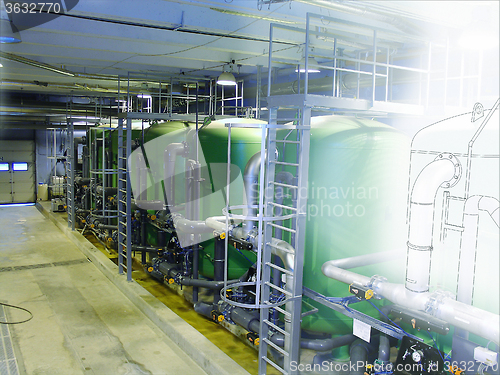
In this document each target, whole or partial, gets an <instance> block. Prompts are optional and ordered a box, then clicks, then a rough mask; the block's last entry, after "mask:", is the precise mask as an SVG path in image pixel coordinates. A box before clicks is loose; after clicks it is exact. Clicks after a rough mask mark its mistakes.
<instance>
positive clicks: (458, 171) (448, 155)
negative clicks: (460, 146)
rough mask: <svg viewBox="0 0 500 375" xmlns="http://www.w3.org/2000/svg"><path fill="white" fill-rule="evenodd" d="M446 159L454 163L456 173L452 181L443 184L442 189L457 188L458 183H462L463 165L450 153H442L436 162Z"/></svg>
mask: <svg viewBox="0 0 500 375" xmlns="http://www.w3.org/2000/svg"><path fill="white" fill-rule="evenodd" d="M446 159H448V160H450V161H451V162H452V163H453V165H454V166H455V173H454V174H453V177H452V178H451V179H449V180H448V181H445V182H443V183H442V184H441V187H442V188H451V187H453V186H455V185H456V184H458V181H460V177H462V164H461V163H460V160H458V158H457V157H456V156H455V155H453V154H452V153H450V152H442V153H440V154H439V155H438V156H437V157H436V159H434V161H437V160H446Z"/></svg>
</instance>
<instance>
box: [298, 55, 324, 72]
mask: <svg viewBox="0 0 500 375" xmlns="http://www.w3.org/2000/svg"><path fill="white" fill-rule="evenodd" d="M317 65H318V62H317V61H316V59H315V58H314V57H309V58H308V59H307V73H319V72H320V70H319V69H318V68H316V66H317ZM299 67H300V69H297V68H296V69H295V73H298V72H300V73H305V72H306V58H305V57H304V58H302V60H300V63H299Z"/></svg>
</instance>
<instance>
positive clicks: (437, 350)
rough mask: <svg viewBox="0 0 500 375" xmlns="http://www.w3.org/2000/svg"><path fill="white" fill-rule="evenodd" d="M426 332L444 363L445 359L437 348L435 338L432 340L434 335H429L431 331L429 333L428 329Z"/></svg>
mask: <svg viewBox="0 0 500 375" xmlns="http://www.w3.org/2000/svg"><path fill="white" fill-rule="evenodd" d="M427 333H428V334H429V336H430V337H431V339H432V341H434V346H435V348H436V350H437V351H438V353H439V355H440V357H441V359H442V360H443V363H444V362H445V360H444V357H443V354H442V353H441V351H440V350H439V348H438V344H437V342H436V340H434V337H433V336H432V335H431V333H430V332H429V331H427Z"/></svg>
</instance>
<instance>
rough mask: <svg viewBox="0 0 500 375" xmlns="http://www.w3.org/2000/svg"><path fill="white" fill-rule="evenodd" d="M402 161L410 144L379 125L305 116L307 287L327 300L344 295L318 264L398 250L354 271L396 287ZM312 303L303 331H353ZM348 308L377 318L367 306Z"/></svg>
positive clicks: (400, 270) (402, 233)
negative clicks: (391, 258)
mask: <svg viewBox="0 0 500 375" xmlns="http://www.w3.org/2000/svg"><path fill="white" fill-rule="evenodd" d="M293 136H294V135H292V137H293ZM290 156H292V157H293V156H294V155H290ZM408 160H409V139H408V138H407V137H406V136H405V135H403V134H401V133H400V132H398V131H397V130H395V129H394V128H391V127H389V126H387V125H384V124H382V123H380V122H377V121H372V120H365V119H356V118H353V117H345V116H336V115H333V116H320V117H313V118H312V119H311V144H310V157H309V176H308V206H307V224H306V236H305V253H304V279H303V284H304V286H305V287H307V288H310V289H313V290H315V291H317V292H319V293H321V294H323V295H325V296H328V297H343V296H349V295H350V294H349V291H348V286H347V285H346V284H343V283H341V282H338V281H335V280H332V279H329V278H327V277H326V276H324V275H323V274H322V272H321V266H322V265H323V263H325V262H326V261H329V260H334V259H342V258H348V257H353V256H360V255H366V254H373V253H376V252H384V251H390V250H397V251H398V252H399V253H400V254H401V257H400V258H399V259H395V260H394V261H391V262H389V263H381V264H376V265H372V266H365V267H358V268H354V269H352V271H353V272H357V273H360V274H364V275H366V276H373V275H376V274H380V275H383V276H385V277H387V278H388V279H389V281H391V282H401V280H402V279H403V277H404V270H405V263H404V254H405V251H406V247H405V241H406V234H407V230H406V224H405V214H406V202H407V195H406V191H407V183H408ZM308 302H311V301H308ZM312 304H313V305H314V306H316V307H318V308H319V312H318V313H317V314H312V315H310V316H307V317H305V318H304V319H303V322H302V326H303V328H306V329H310V330H315V331H322V332H331V333H339V334H340V333H350V332H352V319H350V318H347V317H345V316H344V315H342V314H338V313H335V312H334V311H333V310H330V309H328V308H325V307H323V306H322V305H318V304H315V303H312ZM353 307H354V308H356V309H359V310H361V311H364V312H365V313H367V314H370V315H377V314H378V312H377V311H376V310H375V309H374V308H373V307H372V306H371V305H369V304H368V303H367V302H361V303H359V304H356V305H353Z"/></svg>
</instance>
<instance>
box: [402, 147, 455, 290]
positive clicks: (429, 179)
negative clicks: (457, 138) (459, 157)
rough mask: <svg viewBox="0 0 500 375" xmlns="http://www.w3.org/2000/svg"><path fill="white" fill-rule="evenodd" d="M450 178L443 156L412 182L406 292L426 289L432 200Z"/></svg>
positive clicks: (452, 166) (450, 162)
mask: <svg viewBox="0 0 500 375" xmlns="http://www.w3.org/2000/svg"><path fill="white" fill-rule="evenodd" d="M441 156H442V155H441ZM454 177H455V164H454V162H453V160H450V159H448V158H446V157H443V158H442V159H436V160H434V161H433V162H431V163H429V164H428V165H427V166H425V167H424V169H422V171H421V172H420V174H419V175H418V177H417V179H416V180H415V184H414V185H413V190H412V193H411V199H410V225H409V227H410V228H409V233H408V257H407V264H406V284H405V285H406V288H407V289H408V290H410V291H413V292H418V293H422V292H427V291H428V290H429V279H430V268H431V252H432V224H433V219H434V199H435V197H436V194H437V191H438V189H439V187H440V186H441V185H442V184H443V183H446V182H448V181H451V180H453V178H454Z"/></svg>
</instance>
